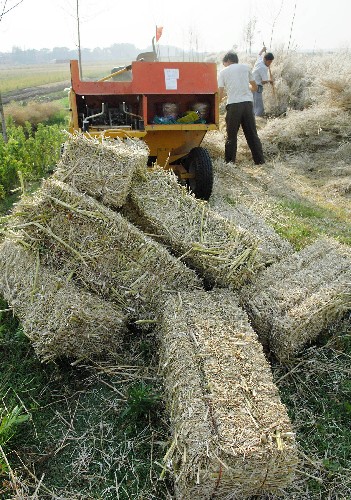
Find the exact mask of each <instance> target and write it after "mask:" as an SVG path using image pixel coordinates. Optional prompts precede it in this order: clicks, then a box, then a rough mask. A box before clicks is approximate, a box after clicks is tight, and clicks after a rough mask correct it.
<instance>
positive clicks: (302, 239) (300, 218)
mask: <svg viewBox="0 0 351 500" xmlns="http://www.w3.org/2000/svg"><path fill="white" fill-rule="evenodd" d="M277 211H278V212H279V214H280V217H279V221H278V222H277V221H274V222H273V223H272V226H273V227H274V229H275V230H276V232H277V233H278V234H280V236H282V237H283V238H286V239H287V240H288V241H290V243H292V245H293V246H294V247H295V248H296V250H300V249H301V248H303V247H305V246H306V245H308V244H310V243H312V242H313V241H314V240H315V239H316V238H317V237H321V236H330V237H333V238H336V239H338V240H339V241H340V242H342V243H345V244H348V245H350V244H351V224H350V221H349V216H348V214H346V213H344V212H343V211H340V210H339V211H338V212H336V211H333V210H331V209H328V208H324V207H320V206H318V205H312V204H307V203H302V202H297V201H295V200H281V201H280V202H278V204H277Z"/></svg>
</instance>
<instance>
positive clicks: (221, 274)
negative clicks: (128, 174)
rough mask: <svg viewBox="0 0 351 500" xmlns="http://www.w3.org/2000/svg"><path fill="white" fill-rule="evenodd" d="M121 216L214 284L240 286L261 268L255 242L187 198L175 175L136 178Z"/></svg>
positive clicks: (160, 173) (158, 172) (157, 172)
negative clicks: (155, 238)
mask: <svg viewBox="0 0 351 500" xmlns="http://www.w3.org/2000/svg"><path fill="white" fill-rule="evenodd" d="M123 213H125V214H126V216H127V217H130V218H131V220H134V221H135V222H136V223H137V224H139V225H140V226H141V227H142V228H143V229H144V230H145V231H148V232H151V233H154V234H156V235H158V236H159V237H160V239H161V241H162V242H163V243H164V244H165V245H167V246H169V247H170V248H172V250H173V251H174V252H175V253H176V254H177V255H179V256H181V258H182V259H183V260H184V262H186V263H187V264H188V265H189V266H190V267H193V268H195V269H196V270H197V271H198V272H199V273H200V274H201V275H202V276H203V277H204V278H206V280H208V281H209V282H211V283H213V284H218V285H221V286H230V287H233V288H238V287H240V286H241V285H242V284H243V283H244V282H246V281H247V280H248V279H250V277H251V276H252V273H253V272H255V271H256V269H257V268H258V267H259V266H260V265H262V262H261V261H260V256H259V255H258V254H257V248H256V247H257V245H256V240H255V238H254V237H253V236H252V235H249V234H248V233H247V232H245V231H243V230H240V229H238V228H236V227H235V226H234V225H232V224H230V223H229V222H228V221H227V220H226V219H224V218H223V217H221V216H220V215H219V214H217V213H216V212H214V211H213V210H211V208H210V207H209V205H208V204H207V203H206V202H204V201H201V200H198V199H196V198H195V197H194V196H192V195H190V194H189V193H188V191H187V190H186V189H185V188H184V187H183V186H180V185H179V183H178V182H177V179H176V177H175V176H174V174H173V173H169V172H166V171H164V170H162V169H154V170H153V171H152V172H148V173H147V174H145V175H144V176H137V175H136V176H135V177H134V179H133V183H132V188H131V192H130V203H129V204H127V205H126V206H125V207H124V208H123Z"/></svg>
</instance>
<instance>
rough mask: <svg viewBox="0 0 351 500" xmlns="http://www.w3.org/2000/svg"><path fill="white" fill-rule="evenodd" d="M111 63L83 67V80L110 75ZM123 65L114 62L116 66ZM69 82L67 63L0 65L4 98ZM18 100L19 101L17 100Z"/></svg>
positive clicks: (0, 85)
mask: <svg viewBox="0 0 351 500" xmlns="http://www.w3.org/2000/svg"><path fill="white" fill-rule="evenodd" d="M112 64H113V63H111V62H97V63H90V64H85V65H84V66H83V68H84V69H83V78H88V79H89V78H92V79H99V78H102V77H103V76H106V75H107V74H109V73H110V71H111V68H112ZM119 64H121V65H123V64H125V63H118V62H116V66H118V65H119ZM69 81H70V69H69V62H67V63H59V64H55V63H52V64H46V65H35V66H34V65H30V66H25V65H23V66H16V67H13V66H12V67H8V66H6V65H0V89H1V92H2V94H3V95H4V96H5V97H6V94H7V93H14V92H15V91H16V94H17V91H20V90H23V89H26V88H28V87H36V86H41V85H49V84H56V83H58V82H69ZM17 100H19V99H17Z"/></svg>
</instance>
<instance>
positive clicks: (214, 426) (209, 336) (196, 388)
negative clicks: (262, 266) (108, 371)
mask: <svg viewBox="0 0 351 500" xmlns="http://www.w3.org/2000/svg"><path fill="white" fill-rule="evenodd" d="M159 339H160V345H161V347H160V351H161V359H160V371H161V374H162V375H163V377H164V385H165V397H166V402H167V407H168V410H169V414H170V425H171V430H172V438H173V439H172V443H171V445H170V448H169V451H168V452H167V453H166V456H165V459H164V462H165V467H166V468H169V469H170V471H171V473H172V475H173V477H174V480H175V491H176V498H179V499H182V500H188V499H189V500H190V499H193V498H201V499H204V500H206V499H210V498H214V497H215V498H247V497H250V496H251V495H258V494H262V493H269V492H276V491H278V490H279V489H280V488H282V487H284V486H286V485H287V484H288V483H290V482H291V481H292V479H293V474H294V470H295V468H296V464H297V450H296V444H295V437H294V433H293V430H292V427H291V424H290V421H289V417H288V415H287V412H286V408H285V407H284V405H283V404H282V403H281V401H280V398H279V394H278V390H277V387H276V386H275V385H274V383H273V380H272V375H271V370H270V366H269V364H268V362H267V361H266V359H265V356H264V354H263V350H262V346H261V344H260V343H259V342H258V340H257V335H256V334H255V332H254V331H253V330H252V328H251V326H250V324H249V322H248V318H247V316H246V313H245V312H244V311H243V310H242V309H241V308H240V307H239V306H238V299H237V297H236V296H235V295H234V294H233V292H231V291H229V290H225V289H222V290H214V291H212V292H205V291H194V292H193V293H190V294H184V293H180V294H179V295H178V297H177V296H172V297H171V298H170V299H169V301H168V302H167V304H166V307H165V309H164V312H163V318H162V321H161V325H160V330H159Z"/></svg>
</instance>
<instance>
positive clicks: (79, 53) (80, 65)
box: [77, 0, 83, 78]
mask: <svg viewBox="0 0 351 500" xmlns="http://www.w3.org/2000/svg"><path fill="white" fill-rule="evenodd" d="M77 32H78V65H79V76H80V78H82V75H83V72H82V54H81V50H80V26H79V0H77Z"/></svg>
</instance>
